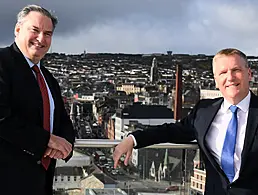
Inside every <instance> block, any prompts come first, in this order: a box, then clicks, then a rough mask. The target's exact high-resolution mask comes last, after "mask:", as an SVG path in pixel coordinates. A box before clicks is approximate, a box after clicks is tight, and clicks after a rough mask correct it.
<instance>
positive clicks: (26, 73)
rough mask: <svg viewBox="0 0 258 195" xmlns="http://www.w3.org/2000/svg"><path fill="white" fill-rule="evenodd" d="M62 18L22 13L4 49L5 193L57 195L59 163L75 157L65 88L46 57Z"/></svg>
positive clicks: (1, 126)
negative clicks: (55, 182) (55, 180)
mask: <svg viewBox="0 0 258 195" xmlns="http://www.w3.org/2000/svg"><path fill="white" fill-rule="evenodd" d="M56 24H57V19H56V17H54V16H53V15H52V14H51V13H50V12H49V11H48V10H46V9H45V8H43V7H40V6H38V5H28V6H26V7H24V8H23V9H22V10H21V11H20V12H19V13H18V15H17V23H16V25H15V29H14V35H15V42H14V43H13V44H12V45H11V46H10V47H6V48H2V49H0V194H3V195H4V194H8V195H15V194H26V195H36V194H37V195H52V194H53V190H52V184H53V177H54V172H55V164H56V159H63V160H65V161H68V160H69V159H70V158H71V156H72V149H73V144H74V138H75V137H74V129H73V126H72V123H71V121H70V119H69V117H68V115H67V113H66V111H65V108H64V103H63V100H62V96H61V91H60V87H59V85H58V82H57V81H56V79H55V78H54V77H53V76H52V74H51V73H50V72H49V71H48V70H47V69H46V68H45V67H44V65H43V63H42V61H41V59H42V58H43V57H44V55H45V54H46V53H47V51H48V50H49V47H50V45H51V41H52V35H53V33H54V29H55V26H56Z"/></svg>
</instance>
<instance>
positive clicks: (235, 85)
mask: <svg viewBox="0 0 258 195" xmlns="http://www.w3.org/2000/svg"><path fill="white" fill-rule="evenodd" d="M237 86H239V84H234V85H228V86H226V87H237Z"/></svg>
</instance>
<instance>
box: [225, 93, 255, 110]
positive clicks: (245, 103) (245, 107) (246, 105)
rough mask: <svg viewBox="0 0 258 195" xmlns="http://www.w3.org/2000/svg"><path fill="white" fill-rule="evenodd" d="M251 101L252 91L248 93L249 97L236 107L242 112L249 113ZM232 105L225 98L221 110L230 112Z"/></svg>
mask: <svg viewBox="0 0 258 195" xmlns="http://www.w3.org/2000/svg"><path fill="white" fill-rule="evenodd" d="M250 99H251V93H250V91H249V92H248V94H247V96H246V97H245V98H244V99H242V101H241V102H239V103H238V104H237V105H236V106H237V107H238V108H240V110H242V111H243V112H247V111H248V108H249V104H250ZM231 105H232V104H231V103H229V102H228V101H227V100H226V99H225V98H224V101H223V104H222V105H221V109H222V111H223V112H227V111H228V110H229V107H230V106H231Z"/></svg>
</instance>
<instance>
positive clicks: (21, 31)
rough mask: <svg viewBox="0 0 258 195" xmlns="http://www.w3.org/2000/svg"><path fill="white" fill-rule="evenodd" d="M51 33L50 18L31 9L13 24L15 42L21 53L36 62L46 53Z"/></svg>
mask: <svg viewBox="0 0 258 195" xmlns="http://www.w3.org/2000/svg"><path fill="white" fill-rule="evenodd" d="M52 34H53V24H52V21H51V19H50V18H48V17H47V16H44V15H42V14H41V13H39V12H35V11H32V12H30V13H29V14H28V15H27V16H25V17H24V19H23V21H22V22H21V23H18V24H16V26H15V42H16V43H17V45H18V47H19V49H20V50H21V51H22V53H23V55H25V56H26V57H27V58H29V59H30V60H31V61H32V62H33V63H35V64H36V63H38V62H39V61H40V60H41V59H42V58H43V57H44V55H45V54H46V53H47V51H48V49H49V47H50V45H51V41H52Z"/></svg>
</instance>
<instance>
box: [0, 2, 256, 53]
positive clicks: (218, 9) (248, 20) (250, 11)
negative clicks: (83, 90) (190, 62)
mask: <svg viewBox="0 0 258 195" xmlns="http://www.w3.org/2000/svg"><path fill="white" fill-rule="evenodd" d="M27 4H39V5H41V6H43V7H45V8H47V9H50V10H52V11H53V12H54V13H55V14H56V15H57V17H58V19H59V24H58V25H57V28H56V32H55V34H54V37H53V44H52V49H51V50H52V52H58V53H68V54H80V53H83V51H84V50H86V52H89V53H166V51H167V50H172V51H173V52H174V53H189V54H199V53H202V54H208V55H209V54H211V55H213V54H215V53H216V52H217V51H218V50H220V49H221V48H225V47H236V48H238V49H240V50H242V51H243V52H245V53H246V54H247V55H255V56H257V55H258V46H257V45H258V39H257V32H258V24H257V22H256V20H257V18H258V13H257V12H256V8H258V2H255V1H251V0H246V1H240V0H237V1H233V0H227V1H222V0H218V1H216V2H215V1H213V2H207V1H205V0H194V1H191V0H180V1H179V0H173V1H171V0H160V1H153V0H143V1H140V2H138V1H136V0H132V1H119V0H109V1H107V2H102V1H89V0H87V1H85V0H77V1H74V2H71V1H67V0H62V1H61V0H56V1H54V2H39V1H37V0H24V1H22V2H19V1H18V2H16V1H14V0H9V1H8V2H6V1H4V2H0V7H1V8H2V9H1V13H0V25H1V36H0V46H7V45H10V44H11V43H12V41H13V29H14V25H15V22H16V14H17V12H18V11H19V10H20V9H21V8H22V7H24V6H25V5H27Z"/></svg>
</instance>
